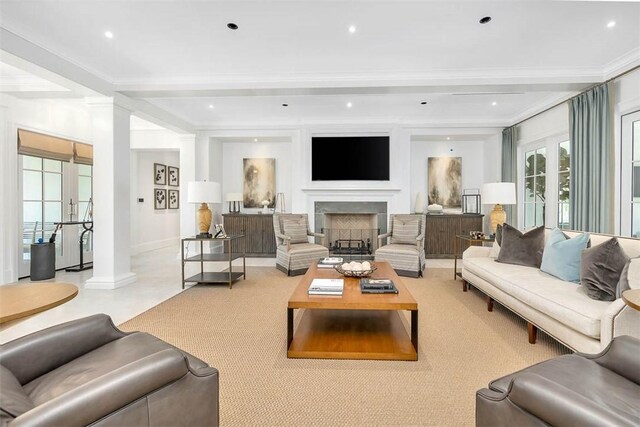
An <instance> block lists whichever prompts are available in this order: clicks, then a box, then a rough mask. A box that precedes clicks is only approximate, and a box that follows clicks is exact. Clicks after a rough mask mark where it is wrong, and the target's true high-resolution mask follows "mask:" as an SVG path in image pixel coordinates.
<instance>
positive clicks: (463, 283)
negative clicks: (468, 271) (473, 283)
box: [462, 279, 469, 292]
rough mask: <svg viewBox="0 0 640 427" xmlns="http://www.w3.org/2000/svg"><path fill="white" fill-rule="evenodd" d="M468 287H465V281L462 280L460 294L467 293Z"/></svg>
mask: <svg viewBox="0 0 640 427" xmlns="http://www.w3.org/2000/svg"><path fill="white" fill-rule="evenodd" d="M468 289H469V287H468V286H467V281H466V280H464V279H462V292H467V290H468Z"/></svg>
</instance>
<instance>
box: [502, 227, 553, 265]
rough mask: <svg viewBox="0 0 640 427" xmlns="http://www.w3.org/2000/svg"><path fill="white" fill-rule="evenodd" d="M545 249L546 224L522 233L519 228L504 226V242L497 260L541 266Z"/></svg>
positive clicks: (506, 262)
mask: <svg viewBox="0 0 640 427" xmlns="http://www.w3.org/2000/svg"><path fill="white" fill-rule="evenodd" d="M543 251H544V226H540V227H537V228H534V229H533V230H530V231H528V232H527V233H524V234H523V233H522V232H521V231H520V230H518V229H517V228H514V227H512V226H510V225H509V224H504V225H503V226H502V243H501V244H500V253H499V254H498V258H497V259H496V261H497V262H502V263H505V264H516V265H526V266H528V267H536V268H540V264H541V263H542V252H543Z"/></svg>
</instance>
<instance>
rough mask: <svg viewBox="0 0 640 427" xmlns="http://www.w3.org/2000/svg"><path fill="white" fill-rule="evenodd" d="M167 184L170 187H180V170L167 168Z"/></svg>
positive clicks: (173, 167) (171, 167)
mask: <svg viewBox="0 0 640 427" xmlns="http://www.w3.org/2000/svg"><path fill="white" fill-rule="evenodd" d="M167 180H168V182H167V184H168V185H170V186H171V187H179V186H180V168H177V167H175V166H167Z"/></svg>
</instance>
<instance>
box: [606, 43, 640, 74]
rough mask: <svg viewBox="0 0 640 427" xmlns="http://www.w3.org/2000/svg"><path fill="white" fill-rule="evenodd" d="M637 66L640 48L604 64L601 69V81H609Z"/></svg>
mask: <svg viewBox="0 0 640 427" xmlns="http://www.w3.org/2000/svg"><path fill="white" fill-rule="evenodd" d="M639 65H640V47H637V48H635V49H633V50H631V51H629V52H627V53H625V54H624V55H621V56H619V57H618V58H616V59H614V60H613V61H611V62H609V63H608V64H606V65H605V66H604V68H603V72H602V75H603V78H602V80H603V81H605V80H609V79H611V78H613V77H615V76H617V75H620V74H622V73H624V72H625V71H628V70H630V69H632V68H634V67H637V66H639Z"/></svg>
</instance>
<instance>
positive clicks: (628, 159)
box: [620, 111, 640, 238]
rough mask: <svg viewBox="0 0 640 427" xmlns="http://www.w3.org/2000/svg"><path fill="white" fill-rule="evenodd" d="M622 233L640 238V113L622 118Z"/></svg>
mask: <svg viewBox="0 0 640 427" xmlns="http://www.w3.org/2000/svg"><path fill="white" fill-rule="evenodd" d="M621 130H622V133H621V137H622V138H621V142H622V145H621V152H620V154H621V155H620V166H621V172H622V173H621V178H622V179H621V181H620V205H621V206H620V231H621V234H622V235H624V236H632V237H639V238H640V111H636V112H634V113H630V114H626V115H624V116H622V129H621Z"/></svg>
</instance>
